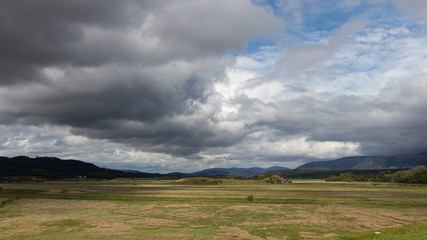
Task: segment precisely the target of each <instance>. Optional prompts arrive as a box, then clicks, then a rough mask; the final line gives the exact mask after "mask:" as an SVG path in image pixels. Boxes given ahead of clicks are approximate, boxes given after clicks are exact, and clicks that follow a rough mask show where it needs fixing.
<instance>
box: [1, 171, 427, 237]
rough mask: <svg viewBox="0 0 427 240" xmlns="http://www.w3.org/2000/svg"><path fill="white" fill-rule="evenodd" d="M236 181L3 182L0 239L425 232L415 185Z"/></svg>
mask: <svg viewBox="0 0 427 240" xmlns="http://www.w3.org/2000/svg"><path fill="white" fill-rule="evenodd" d="M239 183H240V182H238V181H236V180H233V181H229V180H223V184H219V185H179V184H174V183H173V182H172V181H167V180H124V179H123V180H111V181H107V180H105V181H57V182H40V183H32V182H28V183H3V184H0V186H1V187H2V188H3V190H2V191H1V192H0V202H1V205H0V232H1V234H0V239H103V240H104V239H313V238H317V239H427V237H426V236H427V186H425V185H405V184H390V183H375V184H374V183H332V182H323V181H294V182H293V183H292V184H262V185H261V184H251V182H250V181H246V182H243V183H244V184H239ZM249 195H252V196H253V197H254V198H253V200H252V201H249V200H248V196H249Z"/></svg>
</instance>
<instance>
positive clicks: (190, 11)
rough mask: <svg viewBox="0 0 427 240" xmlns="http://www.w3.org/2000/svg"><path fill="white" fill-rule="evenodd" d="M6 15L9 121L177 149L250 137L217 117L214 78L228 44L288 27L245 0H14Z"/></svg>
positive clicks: (184, 151) (240, 44)
mask: <svg viewBox="0 0 427 240" xmlns="http://www.w3.org/2000/svg"><path fill="white" fill-rule="evenodd" d="M98 7H99V8H98ZM0 16H1V17H2V19H4V21H3V24H2V25H1V26H0V39H2V40H0V41H1V42H0V46H1V48H2V52H3V53H4V54H2V55H1V56H0V63H3V64H0V68H1V69H0V74H1V75H2V76H0V79H1V83H0V85H2V86H3V88H1V89H0V92H1V97H0V98H1V101H2V103H4V104H2V106H1V107H0V111H1V114H0V121H1V123H3V124H20V125H34V126H43V125H46V124H48V125H50V124H53V125H56V126H65V127H69V128H70V130H69V131H70V133H71V134H73V135H76V136H83V137H89V138H93V139H107V140H111V141H114V142H118V143H122V144H126V145H129V146H132V147H135V148H138V149H143V150H144V151H148V152H163V153H169V154H173V155H188V154H193V153H197V152H199V151H200V149H203V148H206V147H210V146H225V145H230V144H234V143H235V142H238V141H240V140H241V139H242V137H243V136H244V131H243V133H241V134H237V135H235V134H234V132H233V131H230V129H229V127H228V125H227V124H224V123H218V122H217V121H216V120H215V114H216V112H217V110H218V108H220V107H219V106H218V103H217V102H216V101H215V98H214V97H211V96H213V95H214V93H213V91H214V89H213V83H214V82H218V81H222V80H223V79H224V78H225V69H226V67H227V66H229V65H231V64H232V63H233V62H234V58H233V57H231V56H228V55H227V53H229V52H231V51H234V52H239V51H241V50H242V49H244V47H245V46H246V44H247V42H248V41H249V40H251V39H252V38H256V37H274V35H275V34H276V32H278V30H281V29H283V22H282V21H281V20H280V19H278V18H277V17H275V16H274V14H273V13H272V11H271V10H270V9H268V8H266V7H261V6H255V5H253V4H252V3H251V2H250V1H244V0H241V1H233V2H228V1H186V2H181V1H166V2H140V1H125V2H121V3H118V2H117V1H105V2H104V1H89V2H88V1H73V2H70V3H59V2H57V1H40V2H37V3H34V2H33V1H22V2H15V1H6V2H5V4H4V6H2V9H1V10H0ZM26 36H31V37H26ZM80 140H81V139H80ZM75 141H76V139H75V138H71V139H70V138H68V140H67V139H65V142H64V143H67V142H68V143H70V142H75Z"/></svg>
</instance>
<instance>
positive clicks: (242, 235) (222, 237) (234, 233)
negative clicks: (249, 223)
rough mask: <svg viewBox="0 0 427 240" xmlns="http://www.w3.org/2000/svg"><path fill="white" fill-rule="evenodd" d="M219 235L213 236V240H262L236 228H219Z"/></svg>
mask: <svg viewBox="0 0 427 240" xmlns="http://www.w3.org/2000/svg"><path fill="white" fill-rule="evenodd" d="M219 231H220V233H219V234H217V235H216V236H214V237H213V238H212V239H214V240H228V239H248V240H262V238H260V237H257V236H253V235H251V234H250V233H248V232H246V231H244V230H242V229H240V228H238V227H225V226H221V227H220V228H219Z"/></svg>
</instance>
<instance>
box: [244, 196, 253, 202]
mask: <svg viewBox="0 0 427 240" xmlns="http://www.w3.org/2000/svg"><path fill="white" fill-rule="evenodd" d="M246 199H247V200H248V201H249V202H253V201H254V196H252V195H249V196H248V197H247V198H246Z"/></svg>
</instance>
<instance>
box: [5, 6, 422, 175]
mask: <svg viewBox="0 0 427 240" xmlns="http://www.w3.org/2000/svg"><path fill="white" fill-rule="evenodd" d="M0 6H1V7H0V155H1V156H9V157H12V156H18V155H26V156H31V157H35V156H55V157H60V158H64V159H78V160H83V161H86V162H91V163H94V164H96V165H98V166H100V167H107V168H114V169H134V170H140V171H145V172H161V173H167V172H174V171H181V172H194V171H198V170H201V169H205V168H214V167H253V166H257V167H270V166H284V167H290V168H295V167H298V166H299V165H302V164H304V163H307V162H311V161H321V160H330V159H336V158H339V157H344V156H356V155H386V154H395V153H401V152H407V153H417V152H420V151H424V150H427V1H425V0H405V1H403V0H402V1H401V0H395V1H393V0H370V1H367V0H366V1H364V0H359V1H358V0H340V1H338V0H277V1H270V0H253V1H250V0H233V1H230V0H186V1H180V0H166V1H156V0H152V1H148V0H147V1H137V0H135V1H133V0H124V1H116V0H89V1H88V0H75V1H57V0H39V1H33V0H21V1H15V0H0Z"/></svg>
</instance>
